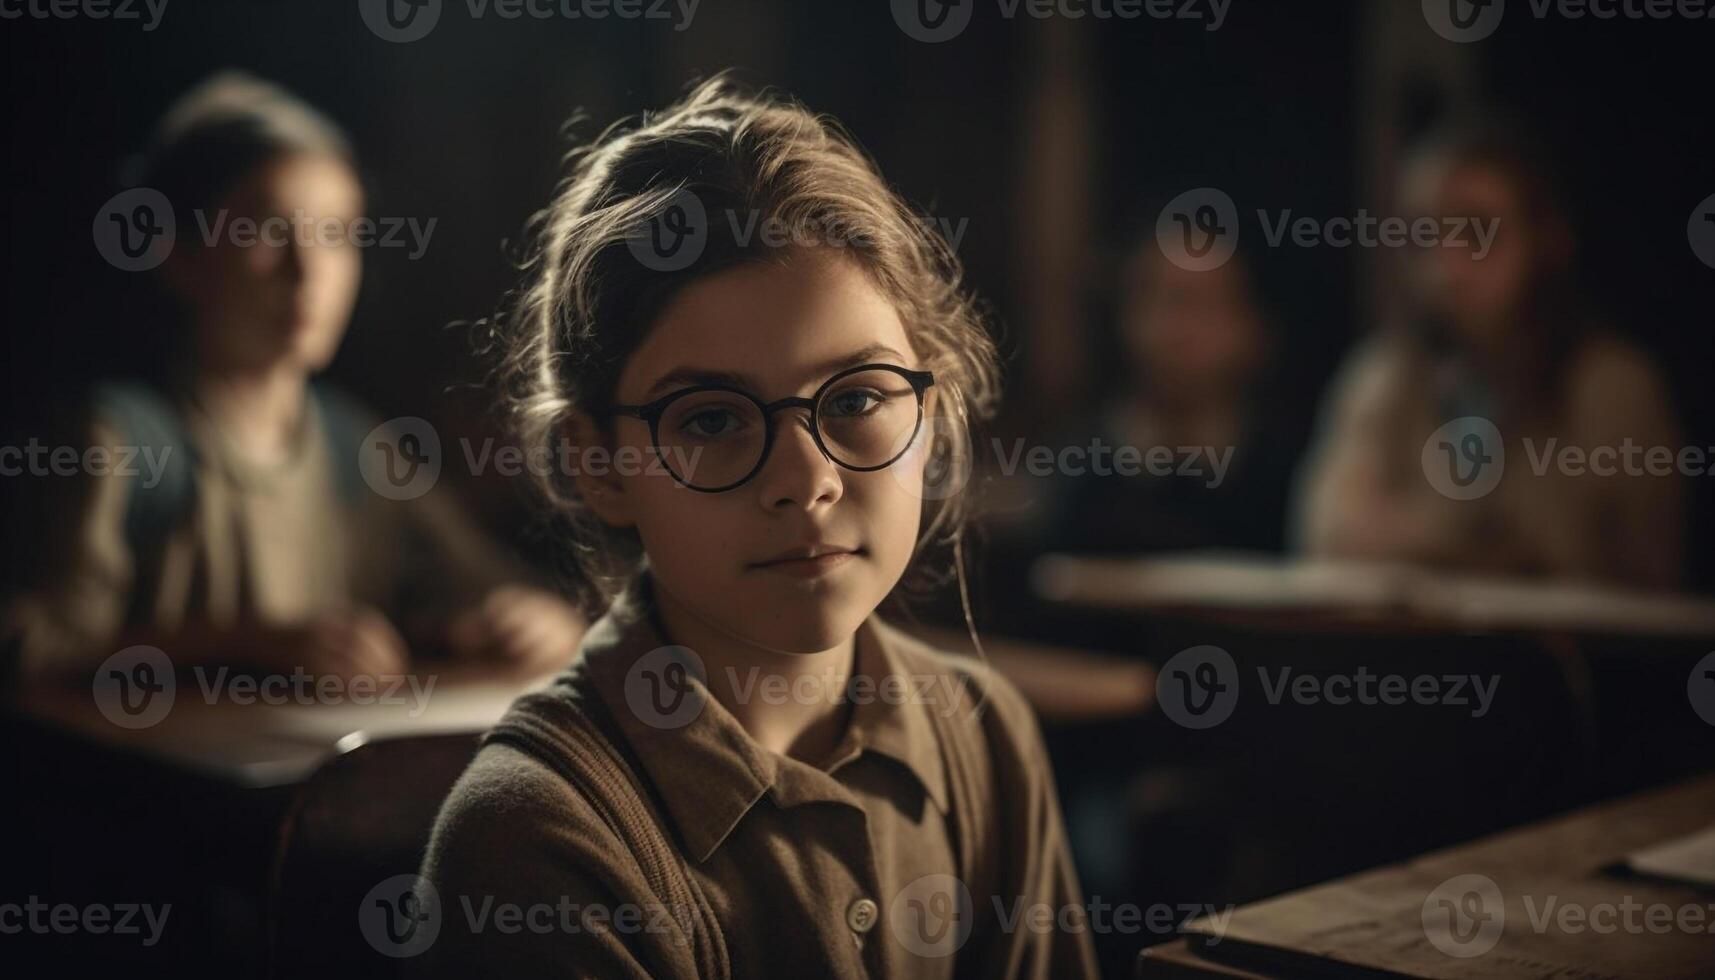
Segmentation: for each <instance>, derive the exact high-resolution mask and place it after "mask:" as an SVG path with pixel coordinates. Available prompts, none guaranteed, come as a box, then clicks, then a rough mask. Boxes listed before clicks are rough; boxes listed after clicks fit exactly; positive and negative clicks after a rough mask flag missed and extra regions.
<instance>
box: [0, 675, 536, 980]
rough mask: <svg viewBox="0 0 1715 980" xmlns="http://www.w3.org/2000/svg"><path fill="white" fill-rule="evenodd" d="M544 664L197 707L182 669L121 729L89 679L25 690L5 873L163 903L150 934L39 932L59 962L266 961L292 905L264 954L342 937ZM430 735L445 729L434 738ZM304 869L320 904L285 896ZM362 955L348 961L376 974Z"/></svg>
mask: <svg viewBox="0 0 1715 980" xmlns="http://www.w3.org/2000/svg"><path fill="white" fill-rule="evenodd" d="M552 676H553V675H552V674H551V673H550V674H548V675H545V676H537V677H519V676H510V677H509V676H497V675H495V674H494V672H493V670H492V669H491V668H486V667H481V666H478V667H472V666H469V665H462V664H459V665H447V666H445V667H444V668H437V669H435V670H433V671H432V672H430V673H425V674H422V675H420V676H419V678H418V680H419V684H420V685H426V684H427V681H428V679H429V678H430V677H433V678H434V680H435V685H434V687H433V688H432V689H427V688H424V687H420V688H419V690H426V692H427V697H426V698H423V699H421V700H420V701H416V702H413V701H412V700H410V699H409V698H403V699H399V700H397V701H394V702H392V703H373V704H362V703H350V702H347V703H337V704H330V703H309V704H304V703H297V702H296V701H295V700H293V699H289V700H288V701H287V703H281V704H267V703H251V704H243V703H236V702H234V701H233V700H231V699H230V698H216V699H214V700H213V702H212V703H211V702H210V701H209V700H207V699H206V698H205V696H204V692H203V690H202V688H201V686H199V684H198V682H197V680H196V678H195V677H194V676H193V675H185V676H182V677H178V678H177V679H176V681H175V689H174V698H173V703H172V708H171V709H170V710H169V711H168V712H167V714H166V716H165V717H164V718H162V719H161V720H160V721H159V722H158V723H157V724H154V725H152V726H150V727H147V728H139V729H135V730H132V729H126V728H122V727H120V726H118V725H116V724H114V723H113V722H111V721H109V720H108V719H107V717H106V716H105V715H103V714H102V713H101V710H100V708H99V707H98V706H97V704H96V701H95V698H94V695H93V693H92V691H91V689H90V687H88V686H87V685H86V686H81V687H38V688H35V689H31V690H28V691H25V692H20V693H19V694H17V695H15V696H13V697H12V698H10V699H8V701H7V702H6V703H5V705H4V710H3V711H0V722H3V725H0V733H3V735H4V738H3V739H0V741H3V742H4V745H3V746H0V772H3V773H4V775H5V777H6V779H7V782H8V784H9V785H11V786H14V787H16V788H18V791H19V793H20V794H21V795H20V800H22V801H24V802H23V803H21V804H20V805H17V806H14V807H10V808H7V809H6V810H5V811H0V867H4V868H5V869H6V871H7V878H8V881H7V884H8V886H9V888H11V889H14V890H16V891H17V893H18V894H21V895H40V896H42V897H43V898H44V900H49V901H62V902H71V903H74V904H81V903H88V902H92V901H111V900H113V897H114V896H120V897H123V898H125V899H126V900H139V901H141V900H150V901H154V902H156V903H158V904H171V905H172V907H173V914H172V925H171V927H170V928H169V929H168V930H167V931H166V935H165V936H164V938H163V940H162V941H161V942H160V944H158V945H156V946H153V947H147V948H144V947H139V946H137V945H136V944H135V943H130V944H127V943H123V942H119V941H117V940H115V941H114V942H111V943H94V942H89V941H88V939H89V937H47V938H46V939H43V940H41V941H39V942H32V944H31V947H32V949H39V951H41V952H42V954H43V955H45V956H51V958H52V960H53V961H54V962H56V963H60V964H62V965H65V967H66V969H68V970H70V971H71V972H74V973H76V972H80V970H81V971H82V972H89V973H91V974H100V973H103V972H106V973H108V974H111V975H115V976H118V975H125V976H184V975H199V976H200V975H207V976H264V975H267V974H268V972H269V966H270V965H269V963H268V961H267V959H266V957H267V956H268V953H269V951H270V941H269V940H270V936H271V935H279V933H280V932H281V929H280V924H281V917H282V914H283V913H287V912H290V913H294V914H297V915H298V916H299V919H297V920H293V921H292V924H291V928H290V929H288V930H286V932H285V935H284V936H283V937H282V938H281V941H280V943H279V945H278V946H277V947H276V951H278V949H279V948H281V947H284V948H287V949H288V950H289V951H308V952H312V953H313V952H318V951H321V950H324V949H339V950H341V951H342V952H346V951H347V947H346V946H342V945H339V943H338V942H337V940H349V939H350V938H351V937H350V936H347V935H346V934H345V933H346V931H347V930H345V929H344V928H343V927H344V926H346V925H348V924H349V922H350V921H351V917H350V915H349V909H350V908H354V907H355V903H356V902H357V901H358V899H359V898H361V896H362V895H363V894H364V891H365V890H366V889H367V888H368V887H370V886H371V885H373V884H374V882H376V881H379V880H381V879H382V878H385V877H387V876H389V875H392V874H398V873H401V872H406V871H410V870H412V869H414V868H415V867H416V863H417V861H418V860H419V859H420V856H421V855H420V851H421V847H422V844H423V843H424V842H425V841H426V840H427V836H428V829H429V825H430V822H431V821H432V819H433V817H434V812H435V808H436V807H437V806H438V804H439V800H440V795H441V794H443V793H444V792H445V790H446V788H447V787H449V786H450V785H451V784H452V780H453V779H454V778H456V776H457V775H458V772H459V771H460V770H461V769H462V768H463V766H464V764H465V762H466V761H468V759H469V754H470V753H471V752H473V751H474V750H475V747H476V737H475V736H476V733H478V732H481V731H483V730H485V729H487V728H489V727H490V726H492V725H493V724H494V722H495V721H497V720H498V719H499V718H500V716H501V714H502V713H503V712H504V711H505V710H506V708H507V706H508V705H509V704H511V702H512V700H513V699H514V698H515V697H517V696H518V695H519V694H520V693H522V692H524V691H526V690H529V689H531V688H533V687H535V686H538V685H540V684H542V683H545V682H546V681H547V680H548V679H550V678H551V677H552ZM405 690H409V688H408V686H407V687H406V688H405ZM354 693H355V692H354ZM419 709H420V710H419ZM461 733H462V734H461ZM439 735H448V736H453V737H451V738H434V737H430V736H439ZM378 759H379V760H381V762H380V763H377V761H376V760H378ZM365 760H368V761H367V762H366V761H365ZM288 828H290V829H291V831H292V832H290V833H288ZM348 879H349V880H348ZM306 880H308V881H311V882H313V883H316V884H320V885H323V886H325V890H324V891H322V892H321V893H320V894H321V896H322V901H321V903H320V905H315V903H311V902H306V901H297V900H295V898H293V897H292V896H296V895H297V894H299V893H300V892H302V891H303V889H304V887H305V886H304V882H305V881H306ZM353 880H354V881H356V883H357V884H356V885H351V881H353ZM348 885H351V887H355V888H356V891H355V897H351V898H350V900H349V901H345V899H346V898H347V893H348V892H350V890H351V887H346V888H345V890H344V891H342V890H340V889H341V887H342V886H348ZM327 896H333V898H331V899H328V898H327ZM312 905H315V907H313V908H308V907H307V906H312ZM322 906H326V907H325V908H323V907H322ZM307 912H325V914H326V915H327V916H328V917H330V918H333V917H335V916H336V915H337V922H336V923H335V926H336V927H337V928H336V927H328V928H326V929H324V930H323V933H325V934H326V936H328V937H330V938H329V941H327V942H321V941H320V940H317V941H315V942H305V941H303V940H304V939H305V937H306V936H310V937H312V938H313V937H315V936H318V935H322V933H315V932H313V931H308V930H307V929H306V927H304V926H303V924H302V922H301V921H300V920H301V919H302V917H303V915H304V914H305V913H307ZM353 935H355V934H353ZM109 938H113V937H109ZM299 947H302V950H298V948H299ZM367 952H368V951H367V950H366V949H363V948H361V947H360V948H359V949H358V950H357V953H359V954H363V953H367ZM353 962H356V961H355V960H351V959H349V957H348V959H347V961H346V964H347V969H346V970H344V971H341V970H335V971H334V973H335V975H349V974H350V973H351V972H353V971H351V970H350V969H349V966H350V964H351V963H353ZM370 966H373V964H367V965H366V967H365V969H364V970H363V971H362V974H363V975H366V976H386V975H389V974H387V973H386V972H384V971H381V970H378V969H370V968H369V967H370ZM295 975H319V976H326V975H328V973H327V972H325V971H324V972H320V973H314V971H303V973H300V974H295Z"/></svg>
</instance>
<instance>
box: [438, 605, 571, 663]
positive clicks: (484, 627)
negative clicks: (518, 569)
mask: <svg viewBox="0 0 1715 980" xmlns="http://www.w3.org/2000/svg"><path fill="white" fill-rule="evenodd" d="M587 626H588V624H587V623H585V622H584V617H583V616H582V615H581V614H580V613H579V612H578V611H577V609H575V608H573V607H572V605H571V604H570V603H568V602H566V601H565V600H564V599H562V598H560V597H559V596H557V595H555V594H553V593H552V592H548V591H545V590H543V589H536V588H531V587H529V586H523V585H503V586H501V587H500V588H497V589H495V590H494V591H492V592H490V593H489V594H488V596H487V597H486V598H484V599H483V600H482V601H481V602H480V603H478V604H477V605H476V606H474V607H472V608H470V609H467V610H465V611H464V612H462V613H460V614H459V615H458V616H456V617H454V618H453V621H452V623H451V625H450V626H449V627H448V629H447V641H448V644H449V645H450V646H451V648H452V652H453V655H454V656H456V657H459V658H461V659H472V660H475V659H487V660H501V661H505V662H506V663H509V664H512V665H514V666H516V667H518V668H519V669H520V670H538V669H541V670H545V669H547V668H549V667H554V666H559V665H563V664H565V663H567V662H569V661H570V660H571V658H572V654H573V653H574V652H575V651H576V650H577V648H578V642H579V641H580V640H582V639H583V635H584V629H585V628H586V627H587Z"/></svg>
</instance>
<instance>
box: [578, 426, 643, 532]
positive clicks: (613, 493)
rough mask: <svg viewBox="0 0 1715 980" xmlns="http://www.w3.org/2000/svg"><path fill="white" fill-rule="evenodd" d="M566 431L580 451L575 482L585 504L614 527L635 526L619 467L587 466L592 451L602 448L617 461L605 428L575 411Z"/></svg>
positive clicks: (605, 522) (608, 456)
mask: <svg viewBox="0 0 1715 980" xmlns="http://www.w3.org/2000/svg"><path fill="white" fill-rule="evenodd" d="M564 431H565V436H566V438H567V439H569V440H570V441H571V444H572V446H574V447H576V448H577V450H578V462H577V468H578V469H577V475H576V476H574V477H573V482H574V483H575V484H576V486H577V489H578V496H579V497H581V498H582V499H583V502H584V505H585V506H587V507H588V508H589V509H590V510H591V511H592V512H594V514H595V516H597V517H599V518H601V521H602V523H604V524H609V525H612V526H614V527H630V526H631V525H632V524H635V523H636V522H637V519H636V517H635V516H634V515H633V514H632V512H631V511H632V508H631V500H630V498H629V497H628V496H626V493H625V484H624V482H623V481H622V480H621V479H620V477H619V475H618V474H617V473H615V472H614V470H615V469H616V467H612V466H595V465H588V466H586V465H584V462H585V459H586V456H585V453H586V451H587V450H589V449H592V448H597V447H600V448H602V449H603V450H605V451H606V456H607V458H608V459H610V460H611V459H612V458H613V452H612V449H613V447H611V446H608V445H607V440H606V438H605V437H604V436H603V435H602V432H601V427H600V426H598V425H596V423H595V420H594V419H591V418H590V417H589V416H588V415H585V414H584V413H583V412H577V411H574V412H573V413H572V415H571V417H570V418H568V419H567V420H566V423H565V429H564Z"/></svg>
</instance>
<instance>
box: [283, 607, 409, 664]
mask: <svg viewBox="0 0 1715 980" xmlns="http://www.w3.org/2000/svg"><path fill="white" fill-rule="evenodd" d="M260 648H261V650H262V651H263V654H262V659H264V660H266V661H271V662H272V663H275V664H283V665H287V666H290V667H293V668H300V667H301V668H302V669H303V670H304V672H305V673H308V674H312V675H316V676H320V675H324V674H332V675H336V676H339V677H345V678H350V677H353V676H356V675H359V674H369V675H377V676H379V675H383V674H399V673H403V672H404V671H405V668H406V662H407V661H408V660H409V653H408V649H407V647H406V646H405V640H404V638H402V637H401V636H400V635H399V631H398V630H397V629H395V628H394V626H393V624H392V622H390V621H389V620H388V619H387V617H386V616H385V615H383V614H382V613H381V611H380V610H378V609H374V608H372V607H369V606H355V607H353V608H351V609H346V610H341V611H339V612H331V613H323V614H322V615H320V616H316V617H313V618H311V619H309V620H307V621H305V622H303V623H296V624H293V625H290V626H272V627H265V628H264V635H263V637H262V642H261V644H260Z"/></svg>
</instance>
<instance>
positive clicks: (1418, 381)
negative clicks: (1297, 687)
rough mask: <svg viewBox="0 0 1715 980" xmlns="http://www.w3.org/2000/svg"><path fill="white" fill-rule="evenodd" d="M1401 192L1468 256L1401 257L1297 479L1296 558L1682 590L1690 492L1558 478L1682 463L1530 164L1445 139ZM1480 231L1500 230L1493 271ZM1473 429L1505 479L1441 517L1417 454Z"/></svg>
mask: <svg viewBox="0 0 1715 980" xmlns="http://www.w3.org/2000/svg"><path fill="white" fill-rule="evenodd" d="M1401 192H1402V193H1401V198H1402V205H1403V207H1404V208H1405V209H1406V213H1407V214H1408V215H1410V216H1412V217H1418V216H1428V217H1432V218H1437V219H1442V227H1443V228H1444V229H1446V228H1452V227H1453V225H1452V224H1451V223H1450V222H1449V219H1455V220H1458V221H1470V222H1472V223H1473V224H1472V225H1469V226H1467V231H1466V232H1465V233H1464V234H1462V235H1459V236H1456V237H1457V238H1458V239H1459V242H1460V243H1461V244H1443V245H1440V246H1437V247H1420V248H1416V249H1414V250H1413V251H1412V253H1411V254H1410V255H1409V256H1408V257H1407V258H1406V261H1405V269H1404V275H1403V281H1402V282H1401V283H1400V293H1399V297H1398V303H1397V309H1396V310H1395V311H1394V313H1393V315H1392V319H1391V322H1390V323H1389V324H1388V325H1387V327H1386V328H1385V329H1383V330H1381V331H1378V332H1377V333H1376V334H1375V335H1374V336H1373V337H1371V338H1369V339H1368V340H1366V341H1365V342H1364V343H1363V344H1362V345H1361V347H1360V348H1359V349H1358V350H1357V351H1356V352H1355V353H1354V354H1353V355H1352V356H1351V358H1350V360H1349V361H1348V363H1347V364H1346V366H1345V368H1344V369H1343V371H1342V373H1341V376H1340V378H1339V380H1338V382H1337V384H1336V386H1335V388H1334V390H1333V393H1332V394H1331V395H1330V397H1329V399H1328V402H1327V405H1326V408H1325V416H1324V419H1323V422H1322V425H1321V428H1320V435H1319V436H1318V439H1317V445H1316V446H1315V447H1314V450H1313V452H1312V453H1311V455H1310V457H1309V458H1308V461H1307V463H1306V467H1305V471H1304V476H1303V484H1302V488H1301V489H1302V496H1301V499H1300V501H1299V506H1298V513H1297V521H1298V528H1297V531H1298V534H1299V535H1300V539H1301V543H1302V545H1303V547H1304V548H1305V549H1306V550H1307V551H1309V552H1311V553H1313V554H1321V555H1337V556H1348V557H1356V558H1372V559H1397V560H1402V561H1413V562H1423V563H1429V564H1436V565H1444V566H1450V567H1458V568H1465V569H1476V570H1488V571H1495V572H1504V573H1513V574H1532V575H1546V576H1553V577H1558V578H1572V579H1584V580H1605V581H1609V582H1613V583H1617V584H1622V585H1631V586H1637V587H1647V588H1671V587H1674V586H1676V585H1678V583H1679V581H1680V576H1681V562H1682V557H1683V555H1682V550H1683V540H1684V532H1685V515H1684V511H1685V505H1684V495H1685V488H1684V486H1683V481H1682V480H1681V479H1679V478H1678V476H1677V475H1665V474H1650V473H1647V472H1631V473H1627V472H1624V471H1618V472H1610V473H1607V474H1602V473H1598V472H1595V471H1593V470H1590V469H1585V470H1584V471H1583V472H1578V471H1576V469H1575V468H1573V467H1563V466H1561V465H1559V464H1558V462H1557V460H1558V459H1559V457H1558V455H1557V454H1558V452H1559V450H1560V449H1561V448H1563V447H1564V448H1571V449H1575V450H1576V451H1578V452H1580V453H1582V454H1594V455H1590V456H1589V457H1588V458H1589V459H1590V460H1591V461H1593V462H1594V461H1598V460H1599V458H1600V456H1601V453H1603V452H1606V453H1614V452H1616V451H1623V450H1624V448H1625V447H1626V446H1627V445H1628V444H1630V445H1632V446H1635V447H1638V448H1639V449H1640V450H1642V449H1647V448H1649V447H1666V448H1667V449H1668V450H1669V451H1671V452H1673V453H1677V452H1678V451H1679V448H1680V445H1681V438H1680V434H1679V432H1680V430H1679V424H1678V422H1677V420H1676V418H1675V415H1674V411H1673V409H1672V407H1671V406H1670V404H1669V399H1668V389H1667V385H1666V383H1665V382H1664V380H1663V379H1662V376H1661V375H1660V373H1659V372H1658V371H1657V369H1656V366H1655V365H1654V364H1653V363H1652V362H1651V360H1650V358H1649V357H1648V356H1647V355H1646V354H1645V353H1643V352H1642V351H1640V350H1639V349H1638V348H1636V347H1635V346H1633V345H1632V344H1630V343H1628V342H1626V341H1625V340H1624V339H1622V338H1621V337H1620V336H1619V335H1618V334H1617V333H1616V332H1615V331H1614V330H1613V329H1611V327H1610V326H1609V325H1608V324H1607V323H1605V322H1603V321H1602V319H1601V318H1600V317H1598V316H1597V315H1596V314H1595V313H1594V312H1593V311H1592V310H1591V309H1590V308H1589V305H1588V304H1587V303H1586V302H1585V301H1584V300H1583V298H1582V297H1581V295H1580V292H1579V290H1578V289H1577V287H1576V284H1575V282H1574V266H1573V238H1572V231H1571V228H1570V226H1569V223H1568V220H1567V217H1566V214H1565V211H1564V209H1563V204H1562V199H1561V198H1560V197H1559V195H1558V194H1557V193H1556V191H1555V189H1554V185H1553V183H1552V181H1551V179H1550V174H1549V171H1548V168H1547V166H1546V164H1545V162H1544V161H1543V159H1542V158H1541V155H1540V154H1539V153H1538V152H1536V151H1535V150H1534V149H1533V148H1532V147H1531V146H1530V145H1529V143H1528V142H1527V141H1525V140H1523V139H1521V138H1520V137H1519V136H1518V135H1517V130H1516V129H1509V128H1506V127H1503V126H1501V125H1499V124H1497V123H1494V122H1476V123H1469V124H1463V125H1459V126H1453V127H1449V128H1448V129H1447V130H1446V131H1444V132H1442V133H1441V134H1439V135H1437V136H1435V137H1433V138H1431V139H1429V140H1427V141H1425V142H1424V143H1423V145H1421V146H1420V147H1418V148H1417V149H1416V150H1415V152H1413V153H1412V154H1411V155H1410V156H1409V157H1408V160H1407V164H1406V166H1405V168H1404V174H1403V181H1402V187H1401ZM1476 223H1483V224H1486V225H1490V227H1492V228H1494V229H1495V234H1494V237H1493V241H1492V243H1490V244H1489V245H1488V246H1487V251H1486V253H1484V251H1483V246H1482V245H1481V244H1480V239H1479V238H1478V236H1477V235H1476V234H1474V233H1473V231H1472V230H1471V228H1473V227H1475V224H1476ZM1491 223H1492V224H1491ZM1470 417H1477V418H1482V419H1486V420H1488V421H1489V422H1491V423H1493V424H1494V426H1495V428H1496V430H1498V432H1499V433H1500V436H1501V439H1502V440H1503V441H1504V447H1505V455H1504V460H1505V462H1504V467H1503V469H1502V470H1501V472H1502V473H1503V474H1504V475H1502V476H1501V478H1500V482H1499V484H1498V485H1497V486H1495V487H1494V489H1493V491H1492V492H1489V493H1487V494H1486V495H1483V496H1479V497H1476V498H1475V499H1452V497H1451V496H1449V495H1444V494H1443V492H1441V491H1438V490H1437V489H1436V487H1435V484H1434V483H1432V482H1431V479H1430V478H1429V477H1430V473H1429V471H1428V470H1427V469H1426V468H1427V467H1429V466H1431V465H1432V464H1433V465H1447V463H1448V461H1447V460H1442V459H1438V458H1434V457H1433V453H1431V454H1429V455H1428V456H1426V455H1425V443H1426V441H1428V440H1429V439H1430V438H1431V434H1432V433H1434V432H1435V431H1436V429H1437V428H1438V427H1440V426H1442V425H1443V424H1444V423H1446V422H1449V421H1451V420H1454V419H1461V418H1470ZM1460 442H1461V443H1464V442H1465V440H1463V439H1461V440H1460ZM1465 449H1475V450H1477V452H1476V453H1474V454H1473V455H1472V460H1476V459H1479V458H1481V456H1484V455H1487V456H1494V455H1496V453H1495V447H1488V446H1482V445H1477V444H1465V445H1460V446H1455V447H1454V450H1455V451H1456V452H1457V451H1460V450H1465ZM1657 452H1658V453H1659V452H1660V449H1659V448H1658V449H1657ZM1452 462H1453V463H1454V464H1460V461H1459V460H1457V459H1455V460H1453V461H1452ZM1538 470H1541V471H1542V472H1538ZM1474 475H1476V471H1475V470H1471V471H1470V472H1468V473H1467V474H1466V478H1467V479H1469V478H1472V477H1474Z"/></svg>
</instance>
